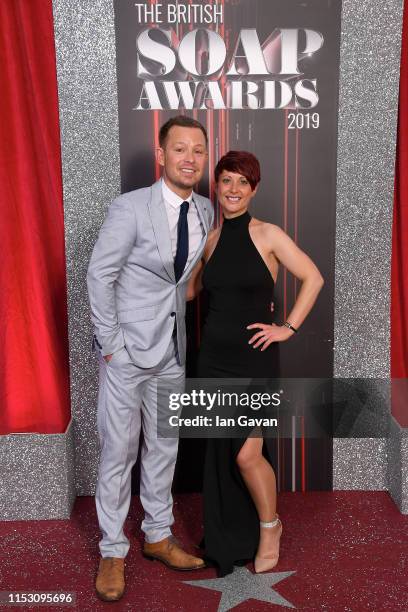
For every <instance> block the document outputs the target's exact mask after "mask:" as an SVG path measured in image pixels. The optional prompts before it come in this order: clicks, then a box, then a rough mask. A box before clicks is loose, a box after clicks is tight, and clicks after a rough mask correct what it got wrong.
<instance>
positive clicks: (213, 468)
mask: <svg viewBox="0 0 408 612" xmlns="http://www.w3.org/2000/svg"><path fill="white" fill-rule="evenodd" d="M215 180H216V184H217V197H218V201H219V203H220V205H221V206H222V210H223V214H224V221H223V224H222V226H221V227H219V228H217V229H215V230H214V231H213V232H211V233H210V235H209V237H208V241H207V245H206V248H205V250H204V255H203V260H202V261H201V262H200V264H199V265H198V266H197V267H196V269H195V271H194V273H193V276H192V278H191V280H190V284H189V289H188V296H187V299H192V298H193V297H194V295H196V293H197V292H198V291H199V290H200V288H201V286H203V287H204V288H205V289H206V290H207V291H208V295H209V314H208V317H207V320H206V322H205V326H204V329H203V334H202V341H201V347H200V353H199V360H198V376H199V377H200V378H243V377H244V378H263V379H272V378H275V377H278V376H279V345H278V343H279V342H284V341H286V340H288V339H289V338H290V337H291V336H292V335H293V334H294V333H295V332H296V331H297V328H298V327H299V326H300V325H301V324H302V322H303V321H304V319H305V318H306V316H307V315H308V313H309V312H310V310H311V308H312V306H313V304H314V302H315V300H316V298H317V295H318V293H319V291H320V289H321V287H322V285H323V279H322V277H321V275H320V273H319V271H318V270H317V268H316V266H315V265H314V264H313V262H312V261H311V260H310V259H309V257H308V256H307V255H306V254H305V253H303V252H302V251H301V250H300V249H299V248H298V247H297V246H296V244H295V243H294V242H293V241H292V240H291V239H290V238H289V236H287V234H285V232H283V231H282V230H281V229H280V228H279V227H277V226H275V225H272V224H270V223H264V222H262V221H259V220H258V219H255V218H252V217H251V216H250V214H249V213H248V206H249V203H250V201H251V200H252V198H253V197H254V196H255V194H256V191H257V186H258V183H259V180H260V168H259V162H258V160H257V159H256V157H255V156H254V155H252V154H251V153H248V152H245V151H230V152H229V153H227V154H226V155H225V156H224V157H222V158H221V159H220V161H219V162H218V164H217V166H216V168H215ZM279 263H282V264H283V265H284V266H285V267H286V268H287V269H288V270H289V271H290V272H291V273H292V274H294V276H296V277H297V278H298V279H299V280H301V281H302V287H301V290H300V292H299V295H298V297H297V300H296V303H295V304H294V307H293V309H292V311H291V312H290V314H289V316H288V320H287V321H285V323H284V325H276V324H274V323H273V322H272V312H271V302H273V290H274V285H275V282H276V278H277V274H278V267H279ZM262 448H263V439H262V437H243V438H228V439H217V438H212V439H209V440H208V441H207V450H206V460H205V468H204V487H203V495H204V544H205V554H206V558H207V559H208V560H210V561H212V562H215V563H216V564H217V566H218V570H219V574H220V575H226V574H228V573H230V572H232V570H233V566H234V563H239V562H241V563H242V562H243V561H246V560H248V559H252V558H254V564H255V571H256V572H263V571H267V570H269V569H272V568H273V567H274V566H275V565H276V563H277V562H278V557H279V540H280V536H281V533H282V523H281V521H280V519H279V517H278V515H277V514H276V480H275V473H274V470H273V468H272V466H271V464H270V463H269V461H268V460H267V459H266V458H265V457H264V455H263V452H262Z"/></svg>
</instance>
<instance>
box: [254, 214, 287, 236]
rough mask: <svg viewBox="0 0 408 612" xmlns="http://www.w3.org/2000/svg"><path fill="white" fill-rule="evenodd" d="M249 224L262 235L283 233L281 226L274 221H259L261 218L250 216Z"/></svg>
mask: <svg viewBox="0 0 408 612" xmlns="http://www.w3.org/2000/svg"><path fill="white" fill-rule="evenodd" d="M251 225H252V227H253V228H254V229H256V231H258V232H259V233H260V234H262V236H268V237H271V236H278V235H279V234H284V233H285V232H284V231H283V229H282V228H280V227H279V225H275V224H274V223H267V222H266V221H261V219H256V218H255V217H252V221H251Z"/></svg>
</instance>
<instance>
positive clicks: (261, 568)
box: [254, 515, 283, 574]
mask: <svg viewBox="0 0 408 612" xmlns="http://www.w3.org/2000/svg"><path fill="white" fill-rule="evenodd" d="M259 525H260V527H261V529H274V528H276V527H277V526H278V529H276V534H277V535H276V540H275V542H274V544H273V546H272V547H271V548H270V549H269V550H268V552H267V554H266V555H264V556H263V557H260V556H259V555H258V554H257V555H256V557H255V560H254V567H255V573H256V574H260V573H261V572H267V571H268V570H271V569H273V568H274V567H275V565H276V564H277V563H278V560H279V542H280V538H281V535H282V531H283V527H282V522H281V520H280V518H279V516H278V515H276V518H275V519H274V520H273V521H271V522H270V523H267V522H265V521H259Z"/></svg>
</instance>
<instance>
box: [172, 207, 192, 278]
mask: <svg viewBox="0 0 408 612" xmlns="http://www.w3.org/2000/svg"><path fill="white" fill-rule="evenodd" d="M188 207H189V203H188V202H183V203H182V205H181V206H180V214H179V220H178V223H177V251H176V257H175V258H174V274H175V276H176V281H178V280H179V279H180V278H181V276H182V274H183V271H184V267H185V265H186V261H187V257H188V223H187V213H188Z"/></svg>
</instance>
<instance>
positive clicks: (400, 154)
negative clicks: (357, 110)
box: [391, 1, 408, 427]
mask: <svg viewBox="0 0 408 612" xmlns="http://www.w3.org/2000/svg"><path fill="white" fill-rule="evenodd" d="M404 4H405V6H404V19H403V28H402V50H401V79H400V91H399V113H398V136H397V152H396V163H395V193H394V223H393V235H392V291H391V376H392V378H393V379H400V380H398V381H395V382H394V383H393V393H392V411H393V414H394V416H395V417H396V419H397V420H398V421H399V423H400V424H401V425H403V426H405V427H408V385H407V381H406V380H402V379H407V378H408V3H407V2H406V1H405V3H404Z"/></svg>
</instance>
